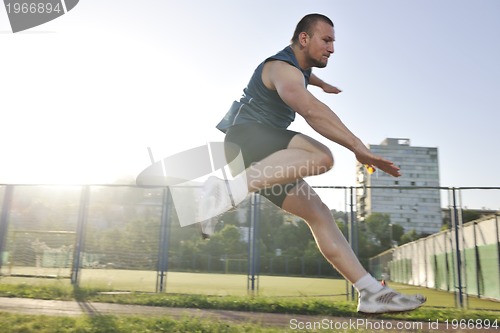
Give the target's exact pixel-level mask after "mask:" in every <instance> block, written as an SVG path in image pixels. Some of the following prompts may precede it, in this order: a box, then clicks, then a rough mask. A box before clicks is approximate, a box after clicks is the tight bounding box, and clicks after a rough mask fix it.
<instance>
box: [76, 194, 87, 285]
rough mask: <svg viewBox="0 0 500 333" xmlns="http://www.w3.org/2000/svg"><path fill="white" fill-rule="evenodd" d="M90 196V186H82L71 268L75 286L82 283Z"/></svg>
mask: <svg viewBox="0 0 500 333" xmlns="http://www.w3.org/2000/svg"><path fill="white" fill-rule="evenodd" d="M89 196H90V187H89V186H84V187H82V193H81V196H80V207H79V211H78V221H77V226H76V238H75V242H76V244H75V250H74V253H73V267H72V268H71V284H72V285H73V286H75V287H78V286H79V283H80V268H81V265H82V264H81V260H82V251H83V249H84V242H85V225H86V224H87V216H88V204H89Z"/></svg>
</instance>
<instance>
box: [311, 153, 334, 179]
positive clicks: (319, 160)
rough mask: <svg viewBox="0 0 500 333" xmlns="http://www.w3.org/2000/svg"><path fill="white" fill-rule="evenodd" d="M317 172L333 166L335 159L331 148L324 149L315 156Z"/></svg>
mask: <svg viewBox="0 0 500 333" xmlns="http://www.w3.org/2000/svg"><path fill="white" fill-rule="evenodd" d="M315 163H316V165H315V168H314V169H315V172H314V173H315V174H322V173H325V172H327V171H328V170H330V169H331V168H333V164H334V159H333V154H332V152H331V151H330V150H326V151H322V152H321V153H318V155H317V156H316V158H315Z"/></svg>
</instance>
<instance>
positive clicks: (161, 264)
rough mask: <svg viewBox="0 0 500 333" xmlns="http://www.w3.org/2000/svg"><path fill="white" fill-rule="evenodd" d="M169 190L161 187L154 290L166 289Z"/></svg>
mask: <svg viewBox="0 0 500 333" xmlns="http://www.w3.org/2000/svg"><path fill="white" fill-rule="evenodd" d="M170 203H171V200H170V190H169V188H168V187H167V188H164V189H163V198H162V210H161V221H160V243H159V246H158V275H157V277H156V292H165V291H166V289H167V272H168V247H169V238H170V215H171V214H170Z"/></svg>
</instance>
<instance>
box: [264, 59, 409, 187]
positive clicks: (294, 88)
mask: <svg viewBox="0 0 500 333" xmlns="http://www.w3.org/2000/svg"><path fill="white" fill-rule="evenodd" d="M263 79H264V81H267V82H268V83H269V85H270V86H271V88H274V89H276V91H277V92H278V94H279V95H280V97H281V99H283V101H284V102H285V103H287V105H288V106H290V107H291V108H292V109H293V110H295V112H297V113H298V114H300V115H301V116H302V117H304V119H305V120H306V121H307V123H308V124H309V125H310V126H311V127H312V128H313V129H314V130H315V131H316V132H318V133H319V134H321V135H322V136H324V137H325V138H327V139H329V140H331V141H334V142H336V143H338V144H340V145H342V146H344V147H346V148H347V149H349V150H351V151H352V152H353V153H354V154H355V155H356V158H357V160H358V161H359V162H360V163H362V164H365V165H367V166H370V167H372V168H374V169H375V168H379V169H380V170H382V171H384V172H386V173H388V174H390V175H392V176H395V177H398V176H400V173H399V168H398V167H397V166H395V165H394V164H393V163H392V162H391V161H388V160H385V159H383V158H382V157H380V156H377V155H375V154H373V153H372V152H371V151H370V150H369V149H368V148H367V147H366V146H365V145H364V144H363V143H362V142H361V140H360V139H359V138H358V137H357V136H355V135H354V134H353V133H352V132H351V131H350V130H349V129H348V128H347V127H346V126H345V125H344V123H343V122H342V121H341V120H340V118H339V117H338V116H337V115H336V114H335V112H333V111H332V110H331V109H330V108H329V107H328V106H327V105H325V104H324V103H322V102H321V101H319V100H318V99H317V98H316V97H314V95H312V94H311V93H310V92H309V91H307V89H306V88H305V87H304V77H303V75H302V73H301V72H300V71H299V70H298V69H297V68H295V67H293V66H290V65H289V64H287V63H284V62H281V61H273V62H271V63H268V68H267V71H266V77H265V78H263ZM313 81H314V79H313Z"/></svg>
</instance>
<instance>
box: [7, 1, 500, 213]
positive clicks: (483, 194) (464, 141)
mask: <svg viewBox="0 0 500 333" xmlns="http://www.w3.org/2000/svg"><path fill="white" fill-rule="evenodd" d="M311 12H319V13H323V14H326V15H327V16H329V17H330V18H331V19H332V20H333V21H334V23H335V31H336V39H337V41H336V43H335V54H334V55H333V57H331V58H330V63H329V66H328V67H327V68H325V69H321V70H316V71H315V73H316V74H317V75H318V76H319V77H321V78H322V79H324V80H325V81H327V82H329V83H332V84H334V85H337V86H338V87H339V88H341V89H343V92H342V93H341V94H340V95H338V96H330V95H326V94H324V93H322V92H320V91H319V90H318V89H316V88H315V87H311V91H313V93H314V94H315V95H316V96H317V97H319V98H320V99H321V100H322V101H324V102H325V103H327V104H328V105H330V106H331V107H332V109H333V110H335V112H336V113H337V114H338V115H339V116H340V117H341V118H342V119H343V121H344V122H345V123H346V124H347V125H348V127H350V128H351V130H352V131H353V132H354V133H356V134H357V135H358V136H359V137H360V138H361V139H362V140H363V141H364V142H366V143H371V144H379V143H380V142H381V141H382V140H383V139H384V138H386V137H403V138H410V139H411V143H412V145H414V146H430V147H438V148H439V161H440V177H441V185H442V186H457V187H459V186H500V175H499V173H498V171H497V168H498V166H499V165H500V154H499V149H498V143H499V142H500V140H499V139H500V135H499V132H500V130H499V124H500V122H499V120H500V115H499V111H500V94H499V93H498V92H499V91H500V65H499V62H498V61H499V59H500V43H499V41H500V20H499V19H498V18H499V17H500V2H499V1H497V0H481V1H469V0H441V1H435V0H418V1H417V0H412V1H396V0H378V1H372V0H358V1H340V0H339V1H337V0H323V1H317V0H316V1H315V0H309V1H301V2H299V1H285V0H276V1H262V0H252V1H251V2H248V1H245V2H243V1H234V0H220V1H219V0H217V1H205V0H186V1H170V0H142V1H131V0H119V1H118V0H111V1H102V0H81V1H80V3H79V4H78V5H77V6H76V7H75V8H74V9H73V10H72V11H70V12H69V13H67V14H66V15H64V16H62V17H60V18H58V19H56V20H54V21H51V22H49V23H46V24H44V25H41V26H39V27H36V28H33V29H30V30H28V31H26V32H21V33H17V34H13V33H11V31H10V26H9V23H8V19H7V14H6V11H5V8H4V7H0V45H1V49H2V52H1V55H0V66H1V70H0V92H1V95H0V96H1V97H0V98H1V99H0V110H1V111H0V112H1V113H0V117H1V125H2V129H1V130H0V148H1V157H0V158H1V164H0V183H110V182H113V181H115V180H116V179H118V178H122V177H123V176H129V177H135V175H137V174H138V173H139V172H140V171H141V170H142V169H143V168H144V167H145V166H147V165H148V163H149V156H148V154H147V150H146V147H148V146H150V147H152V149H153V153H154V154H155V157H156V158H157V159H158V158H160V157H165V156H169V155H170V154H174V153H177V152H180V151H183V150H186V149H190V148H193V147H196V146H200V145H203V144H205V143H206V142H207V141H221V140H223V135H222V133H220V132H218V131H217V130H216V129H215V125H216V123H217V122H218V121H219V120H220V118H221V117H222V116H223V115H224V113H225V112H226V111H227V109H228V108H229V106H230V104H231V102H232V101H233V100H235V99H238V98H239V97H240V95H241V92H242V89H243V88H244V87H245V85H246V84H247V82H248V79H249V78H250V75H251V74H252V72H253V70H254V68H255V67H256V66H257V65H258V63H259V62H261V61H262V60H263V59H264V58H265V57H267V56H269V55H272V54H274V53H275V52H276V51H278V50H280V49H282V48H283V47H284V46H286V45H287V44H288V42H289V39H290V38H291V35H292V33H293V30H294V28H295V25H296V23H297V22H298V20H300V18H302V17H303V16H304V15H305V14H308V13H311ZM291 129H294V130H297V131H301V132H303V133H305V134H308V135H311V136H313V137H314V138H316V139H318V140H320V141H322V142H324V143H325V144H327V145H328V146H329V147H330V148H331V149H332V151H333V153H334V155H335V157H336V167H335V168H334V170H333V171H331V172H329V173H327V174H326V175H322V176H320V177H316V178H314V179H311V181H310V182H311V183H312V184H313V185H347V186H350V185H354V184H355V168H354V166H355V159H354V157H353V155H352V153H350V152H349V151H347V150H345V149H344V148H342V147H340V146H338V145H336V144H334V143H329V142H327V141H326V140H325V139H323V138H321V137H320V136H319V135H318V134H316V133H315V132H314V131H312V130H311V129H310V128H309V127H308V126H307V124H306V123H305V122H304V121H303V120H302V119H299V117H298V119H297V121H296V122H295V123H294V124H292V127H291ZM403 172H404V170H403ZM499 192H500V191H480V192H474V193H475V194H474V195H473V196H467V197H466V200H465V205H467V206H470V207H474V208H480V207H487V208H491V209H500V193H499ZM342 199H343V198H342Z"/></svg>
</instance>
